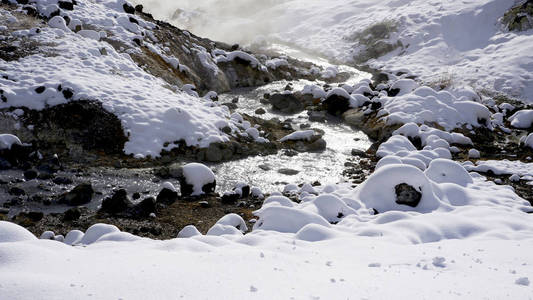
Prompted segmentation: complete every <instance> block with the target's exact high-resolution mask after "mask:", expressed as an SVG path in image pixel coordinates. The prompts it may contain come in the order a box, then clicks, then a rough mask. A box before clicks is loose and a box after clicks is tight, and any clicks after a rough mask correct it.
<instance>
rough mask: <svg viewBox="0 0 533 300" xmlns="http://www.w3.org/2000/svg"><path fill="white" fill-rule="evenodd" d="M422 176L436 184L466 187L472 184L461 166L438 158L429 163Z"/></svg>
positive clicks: (470, 178)
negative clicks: (452, 184) (447, 183)
mask: <svg viewBox="0 0 533 300" xmlns="http://www.w3.org/2000/svg"><path fill="white" fill-rule="evenodd" d="M424 174H426V176H427V177H428V178H429V179H431V180H433V181H435V182H436V183H444V182H449V183H455V184H458V185H461V186H467V185H468V184H471V183H473V182H474V181H473V180H472V177H470V174H468V172H467V171H466V169H465V168H464V167H463V166H461V165H460V164H459V163H457V162H455V161H453V160H449V159H441V158H439V159H435V160H433V161H431V163H430V164H429V167H428V168H427V170H426V171H425V172H424Z"/></svg>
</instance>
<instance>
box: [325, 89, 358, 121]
mask: <svg viewBox="0 0 533 300" xmlns="http://www.w3.org/2000/svg"><path fill="white" fill-rule="evenodd" d="M356 102H357V101H354V100H353V99H352V97H351V96H350V94H348V92H346V90H345V89H343V88H334V89H332V90H331V91H329V92H328V94H327V95H326V99H325V100H324V101H323V102H322V104H323V105H324V107H325V108H326V111H327V112H328V113H329V114H331V115H334V116H340V115H342V114H343V113H345V112H346V111H348V110H349V109H350V108H353V107H356V106H357V104H358V103H356Z"/></svg>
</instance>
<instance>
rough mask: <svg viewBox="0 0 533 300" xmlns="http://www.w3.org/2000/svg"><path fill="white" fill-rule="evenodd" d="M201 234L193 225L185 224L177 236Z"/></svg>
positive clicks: (186, 236)
mask: <svg viewBox="0 0 533 300" xmlns="http://www.w3.org/2000/svg"><path fill="white" fill-rule="evenodd" d="M198 235H202V234H201V233H200V231H198V229H197V228H196V226H194V225H187V226H185V227H183V229H182V230H180V232H178V238H190V237H193V236H198Z"/></svg>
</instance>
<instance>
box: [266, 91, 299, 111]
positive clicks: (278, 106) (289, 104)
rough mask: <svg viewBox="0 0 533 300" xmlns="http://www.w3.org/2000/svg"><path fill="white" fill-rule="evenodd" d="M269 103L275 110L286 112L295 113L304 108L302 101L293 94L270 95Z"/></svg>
mask: <svg viewBox="0 0 533 300" xmlns="http://www.w3.org/2000/svg"><path fill="white" fill-rule="evenodd" d="M270 104H272V107H273V108H274V109H275V110H278V111H280V112H282V113H286V114H295V113H299V112H301V111H303V110H304V105H303V103H302V102H301V101H300V100H299V99H298V98H296V97H295V96H294V94H274V95H271V96H270Z"/></svg>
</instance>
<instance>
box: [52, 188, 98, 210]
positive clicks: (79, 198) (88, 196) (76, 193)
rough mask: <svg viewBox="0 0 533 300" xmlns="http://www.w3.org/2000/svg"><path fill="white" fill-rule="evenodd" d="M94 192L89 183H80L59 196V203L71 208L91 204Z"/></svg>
mask: <svg viewBox="0 0 533 300" xmlns="http://www.w3.org/2000/svg"><path fill="white" fill-rule="evenodd" d="M93 195H94V190H93V186H92V184H90V183H82V184H79V185H77V186H76V187H75V188H73V189H72V190H71V191H70V192H67V193H65V194H63V195H61V197H60V199H59V202H60V203H65V204H68V205H72V206H78V205H83V204H87V203H89V202H91V200H92V199H93Z"/></svg>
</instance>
